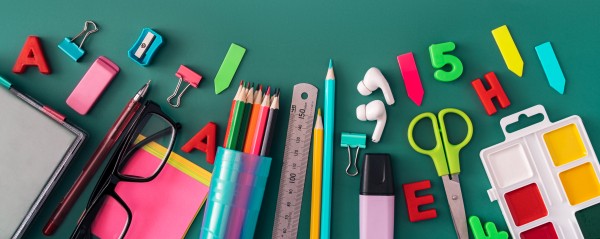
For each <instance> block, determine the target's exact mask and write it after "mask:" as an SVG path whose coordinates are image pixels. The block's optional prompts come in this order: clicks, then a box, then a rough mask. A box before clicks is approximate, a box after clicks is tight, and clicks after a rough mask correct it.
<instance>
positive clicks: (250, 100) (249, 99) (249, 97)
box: [235, 85, 254, 151]
mask: <svg viewBox="0 0 600 239" xmlns="http://www.w3.org/2000/svg"><path fill="white" fill-rule="evenodd" d="M248 89H249V90H248V93H247V94H246V105H245V106H244V115H243V116H242V124H241V125H240V135H239V136H238V142H237V144H236V148H235V150H238V151H243V150H244V141H245V139H246V134H247V133H248V123H249V121H250V113H251V112H252V105H253V104H254V87H253V86H252V85H249V88H248Z"/></svg>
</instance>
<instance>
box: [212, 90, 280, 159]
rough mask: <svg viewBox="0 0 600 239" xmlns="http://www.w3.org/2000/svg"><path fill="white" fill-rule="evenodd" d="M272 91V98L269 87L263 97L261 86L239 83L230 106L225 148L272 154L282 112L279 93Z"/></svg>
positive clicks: (256, 153)
mask: <svg viewBox="0 0 600 239" xmlns="http://www.w3.org/2000/svg"><path fill="white" fill-rule="evenodd" d="M273 92H274V93H273V94H272V95H271V87H267V90H266V91H265V93H264V94H263V87H262V85H258V86H257V87H256V88H255V87H254V85H253V84H251V83H246V84H244V82H243V81H242V82H241V83H240V86H239V87H238V91H237V93H236V94H235V97H234V98H233V101H232V103H231V110H230V111H229V122H228V123H227V131H226V132H225V142H224V143H223V147H225V148H228V149H233V150H238V151H243V152H244V153H249V154H254V155H260V156H268V155H269V149H270V148H271V141H272V138H273V132H274V127H275V122H276V121H277V112H278V111H279V90H278V89H277V90H274V91H273Z"/></svg>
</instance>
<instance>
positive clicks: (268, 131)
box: [260, 90, 279, 156]
mask: <svg viewBox="0 0 600 239" xmlns="http://www.w3.org/2000/svg"><path fill="white" fill-rule="evenodd" d="M277 112H279V90H277V93H276V94H274V95H273V99H272V100H271V107H270V109H269V117H268V119H267V124H266V127H265V136H264V137H263V141H262V146H261V149H260V155H261V156H268V155H269V154H270V153H271V152H270V151H271V142H272V141H273V134H274V132H275V123H276V122H277Z"/></svg>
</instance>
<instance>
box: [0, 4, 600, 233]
mask: <svg viewBox="0 0 600 239" xmlns="http://www.w3.org/2000/svg"><path fill="white" fill-rule="evenodd" d="M598 12H600V4H598V3H597V2H596V1H589V0H588V1H576V2H575V1H569V2H566V1H565V2H561V1H553V2H549V1H537V0H536V1H514V0H510V1H475V0H472V1H467V0H458V1H432V0H421V1H339V0H328V1H312V0H311V1H273V0H264V1H229V0H226V1H186V2H184V1H156V0H148V1H94V2H91V1H89V2H84V1H52V2H48V1H13V2H11V3H10V4H4V5H3V6H2V8H0V19H2V20H1V21H0V29H2V31H3V32H2V36H0V45H1V46H2V47H0V62H1V63H2V64H1V65H0V74H2V75H3V76H5V77H6V78H8V79H10V80H11V81H12V82H13V83H14V85H15V87H16V88H18V89H20V90H22V91H23V92H25V93H27V94H29V95H31V96H33V97H35V98H37V99H38V100H40V101H41V102H43V103H45V104H48V105H50V106H51V107H53V108H55V109H57V110H58V111H60V112H63V113H64V114H66V116H67V117H68V119H69V120H71V121H72V122H74V123H75V124H76V125H79V126H80V127H82V128H83V129H84V130H85V131H87V132H88V133H89V136H90V137H89V140H88V141H87V142H86V143H85V145H84V146H83V148H82V150H81V151H80V153H79V155H78V157H76V158H75V159H74V160H73V162H72V163H71V165H70V166H69V168H68V170H67V171H66V173H65V174H64V176H63V178H62V180H61V181H60V183H59V184H58V186H57V187H56V188H55V190H54V191H53V192H52V193H51V194H50V196H49V198H48V200H47V202H46V204H45V205H44V206H43V208H42V210H41V211H40V213H39V215H38V216H37V218H36V219H35V221H34V222H33V224H32V225H31V227H30V229H29V230H28V231H27V233H26V234H25V236H24V238H44V236H43V235H42V233H41V230H42V227H43V225H44V224H45V222H46V220H47V219H48V217H49V216H50V213H51V212H52V210H53V209H54V207H55V206H56V205H57V203H58V201H59V200H60V199H61V198H62V197H63V196H64V195H65V193H66V192H67V190H68V188H69V187H70V185H71V184H72V183H73V181H74V180H75V178H76V177H77V175H78V174H79V172H80V171H81V168H82V167H83V165H84V164H85V162H86V161H87V159H88V158H89V156H90V155H91V153H92V152H93V150H94V149H95V147H96V146H97V145H98V143H99V141H100V140H101V138H102V137H103V136H104V134H105V133H106V131H107V129H108V128H109V127H110V125H111V124H112V123H113V121H114V119H115V118H116V117H117V115H118V114H119V113H120V111H121V109H122V108H123V106H124V105H125V104H126V102H127V101H128V100H129V99H130V97H131V96H133V94H134V93H135V92H136V91H137V90H138V89H139V87H140V86H141V85H142V84H144V83H145V82H146V81H147V80H148V79H152V88H151V92H150V94H149V99H151V100H154V101H156V102H158V103H159V104H160V105H161V106H162V108H163V110H164V111H165V112H166V113H167V114H169V115H170V116H171V117H172V118H173V119H175V120H176V121H179V122H181V123H182V124H183V128H182V131H181V134H180V136H179V138H178V142H177V143H176V149H177V150H176V152H177V153H180V154H182V155H183V156H185V157H186V158H188V159H190V160H192V161H193V162H195V163H197V164H199V165H200V166H202V167H204V168H206V169H207V170H212V165H209V164H207V163H206V161H205V155H204V154H203V153H200V152H197V151H196V152H194V153H192V154H185V153H182V152H181V151H180V150H179V148H180V147H181V145H183V143H185V142H186V141H187V140H188V139H189V138H191V136H193V135H194V134H195V133H196V132H197V131H198V130H200V129H201V128H202V127H203V126H204V125H205V124H206V123H207V122H209V121H214V122H216V123H217V124H218V125H219V126H220V129H219V135H218V138H219V139H218V142H222V139H223V135H224V128H225V126H226V121H227V118H228V113H229V106H230V105H231V99H232V98H233V95H234V94H235V89H236V87H230V88H229V89H228V90H226V91H225V92H223V93H222V94H220V95H215V94H214V84H213V78H214V76H215V75H216V73H217V70H218V68H219V66H220V64H221V61H222V60H223V58H224V56H225V53H226V51H227V49H228V47H229V45H230V44H231V43H232V42H235V43H237V44H240V45H242V46H244V47H246V48H247V53H246V56H245V57H244V59H243V62H242V64H241V66H240V68H239V69H238V72H237V74H236V76H235V79H234V81H233V83H232V85H237V83H239V81H240V80H246V81H251V82H255V83H262V84H268V85H271V86H272V87H278V88H281V91H282V98H281V112H280V117H281V118H280V120H279V122H278V124H277V129H278V133H277V135H276V138H275V139H276V140H275V141H274V144H273V150H272V156H273V158H274V161H273V164H272V166H271V174H270V179H269V181H268V183H267V189H266V193H265V196H264V200H263V204H262V210H261V214H260V217H259V224H258V226H257V229H256V234H255V236H256V238H269V237H270V236H271V231H272V227H273V218H274V213H275V203H276V197H277V190H278V184H279V176H280V171H281V165H282V162H281V161H282V155H283V150H284V147H283V146H284V145H283V142H284V138H285V135H286V128H287V120H288V116H287V113H286V112H287V111H288V110H289V104H290V96H291V90H292V86H293V85H294V84H296V83H300V82H307V83H311V84H313V85H315V86H317V87H318V88H319V89H320V95H319V103H318V104H319V105H320V106H321V107H322V105H323V102H322V99H323V92H324V91H323V80H324V77H325V74H326V67H327V62H328V60H329V58H332V59H333V60H334V65H335V72H336V80H337V82H336V84H337V97H336V99H337V104H336V124H335V132H336V133H335V135H336V138H335V143H334V145H335V147H334V149H335V160H334V172H333V176H334V179H333V209H332V210H333V215H332V222H331V225H332V226H331V227H332V237H333V238H358V235H359V231H358V230H359V227H358V187H359V177H349V176H346V174H345V172H344V170H345V167H346V164H347V153H346V149H345V148H341V147H339V146H338V145H339V136H340V134H341V132H358V133H367V134H370V133H371V131H372V129H373V128H374V126H375V123H374V122H360V121H358V120H357V119H356V116H355V108H356V106H358V105H359V104H364V103H368V102H370V101H371V100H375V99H381V100H383V96H382V94H381V93H380V92H379V91H378V92H376V93H374V94H372V95H371V96H367V97H364V96H360V95H359V94H358V92H357V91H356V84H357V83H358V82H359V81H360V80H361V79H362V77H363V75H364V73H365V72H366V70H367V69H368V68H369V67H372V66H376V67H379V68H380V69H381V71H382V72H383V73H384V75H385V76H386V77H387V79H388V81H389V83H390V86H391V87H392V90H393V92H394V94H395V98H396V104H395V105H393V106H388V107H387V114H388V122H387V126H386V129H385V132H384V134H383V137H382V139H381V142H380V143H378V144H374V143H368V147H367V149H366V150H364V151H363V152H370V153H390V154H391V155H392V159H393V167H394V174H395V175H394V176H395V178H394V180H395V183H396V190H397V196H396V211H395V215H396V217H395V220H396V221H395V234H396V237H397V238H454V228H453V225H452V221H451V218H450V212H449V209H448V206H447V203H446V199H445V194H444V189H443V186H442V182H441V179H440V178H439V177H437V175H436V173H435V170H434V167H433V164H432V162H431V160H430V159H429V158H428V157H426V156H424V155H421V154H418V153H416V152H415V151H414V150H413V149H412V148H411V147H410V146H409V144H408V142H407V139H406V130H407V127H408V123H409V122H410V120H411V119H412V118H413V117H414V116H416V115H417V114H419V113H422V112H427V111H432V112H438V111H439V110H440V109H443V108H446V107H456V108H459V109H462V110H464V111H465V112H466V113H467V114H468V115H469V116H470V117H471V119H472V120H473V124H474V127H475V131H474V135H473V140H472V141H471V143H470V144H469V145H467V147H466V148H464V149H463V150H462V151H461V162H462V164H461V166H462V173H461V175H460V176H461V178H460V179H461V185H462V191H463V195H464V198H465V199H464V201H465V207H466V212H467V215H477V216H479V217H480V218H481V219H482V221H484V222H485V221H493V222H495V223H496V224H497V225H498V227H499V228H500V229H502V230H508V228H507V227H506V225H505V223H504V219H503V217H502V215H501V212H500V209H499V207H498V204H497V203H495V202H494V203H490V202H489V199H488V196H487V194H486V190H487V189H489V188H490V184H489V182H488V179H487V176H486V174H485V171H484V169H483V166H482V164H481V160H480V158H479V151H480V150H481V149H483V148H485V147H488V146H491V145H494V144H496V143H499V142H501V141H503V139H504V137H503V135H502V131H501V130H500V127H499V120H500V119H501V118H502V117H504V116H506V115H509V114H511V113H514V112H517V111H520V110H522V109H525V108H527V107H530V106H533V105H536V104H543V105H544V106H545V107H546V109H547V111H548V114H549V117H550V120H551V121H557V120H559V119H562V118H565V117H567V116H570V115H575V114H577V115H580V116H581V117H582V118H583V121H584V123H585V125H586V128H587V131H588V133H589V136H590V138H591V140H592V142H595V144H594V146H595V147H598V144H597V143H598V140H600V139H598V137H597V136H596V134H597V133H599V132H600V123H597V122H599V121H600V108H598V107H596V102H597V101H598V99H599V98H600V95H599V94H598V93H597V92H596V89H597V88H598V86H599V84H600V83H598V82H599V81H598V80H597V79H595V78H596V77H595V76H596V73H594V72H597V67H598V61H597V56H598V53H599V52H600V50H599V49H598V48H597V45H598V44H597V42H599V41H600V34H599V33H598V31H597V26H598V17H597V13H598ZM85 20H94V21H96V22H97V23H98V25H99V27H100V31H99V32H98V33H95V34H93V35H91V36H90V37H89V39H88V40H87V41H86V44H85V45H84V47H83V48H84V49H85V50H86V51H87V54H86V55H85V56H84V57H83V58H82V59H81V61H80V62H78V63H77V62H73V61H72V60H71V59H70V58H69V57H67V56H66V55H64V54H63V53H62V52H61V51H60V50H59V49H58V48H57V44H58V43H59V42H60V41H62V39H63V38H64V37H72V36H74V35H75V34H77V33H78V32H79V31H80V30H81V27H82V25H83V22H84V21H85ZM504 24H506V25H508V26H509V29H510V31H511V33H512V36H513V38H514V40H515V42H516V44H517V46H518V48H519V50H520V52H521V55H522V57H523V60H524V62H525V68H524V75H523V77H522V78H519V77H517V76H516V75H514V74H513V73H511V72H510V71H509V70H508V69H507V68H506V66H505V64H504V61H503V59H502V57H501V55H500V53H499V51H498V48H497V47H496V44H495V42H494V40H493V37H492V35H491V33H490V31H491V30H492V29H494V28H496V27H499V26H501V25H504ZM144 27H151V28H153V29H154V30H156V31H157V32H159V33H160V34H162V36H163V38H164V39H165V44H164V46H163V47H162V48H161V49H159V51H158V53H157V55H156V56H155V59H154V61H153V62H152V63H151V65H150V66H148V67H141V66H139V65H137V64H136V63H134V62H133V61H132V60H130V59H129V58H128V57H127V51H128V50H129V48H130V47H131V45H132V44H133V43H134V42H135V40H136V39H137V37H138V36H139V34H140V32H141V29H142V28H144ZM28 35H37V36H39V37H40V38H41V40H42V44H43V47H44V51H45V54H46V58H47V60H48V62H49V64H50V67H51V69H52V74H51V75H42V74H40V73H39V72H38V71H37V69H35V68H31V69H29V70H28V71H27V72H26V73H24V74H21V75H15V74H13V73H12V72H11V68H12V65H13V64H14V62H15V60H16V58H17V56H18V54H19V52H20V50H21V48H22V46H23V43H24V41H25V38H26V37H27V36H28ZM447 41H453V42H455V43H456V44H457V49H456V50H455V51H454V52H453V54H455V55H456V56H458V57H459V58H460V59H461V60H462V62H463V65H464V73H463V74H462V76H461V77H460V78H459V79H458V80H457V81H454V82H451V83H443V82H438V81H436V80H434V79H433V77H432V75H433V71H434V69H433V68H432V67H431V63H430V59H429V56H428V50H427V48H428V46H429V45H431V44H434V43H442V42H447ZM546 41H551V42H552V44H553V46H554V49H555V52H556V54H557V56H558V58H559V61H560V63H561V66H562V68H563V71H564V73H565V76H566V78H567V85H566V91H565V95H560V94H558V93H556V92H555V91H554V90H552V89H551V88H550V87H549V86H548V83H547V81H546V78H545V75H544V73H543V71H542V68H541V65H540V63H539V60H538V59H537V56H536V54H535V50H534V47H535V46H537V45H539V44H541V43H543V42H546ZM406 52H413V53H414V54H415V57H416V61H417V67H418V69H419V71H420V75H421V79H422V82H423V87H424V89H425V98H424V101H423V105H422V106H421V107H418V106H416V105H415V104H413V103H412V102H411V101H410V100H409V99H408V98H407V96H406V92H405V88H404V84H403V83H402V78H401V75H400V72H399V69H398V65H397V62H396V56H397V55H399V54H403V53H406ZM100 55H104V56H107V57H108V58H110V59H111V60H113V61H114V62H115V63H116V64H117V65H119V66H120V67H121V72H120V73H119V75H118V76H117V77H116V78H115V79H114V81H113V82H112V84H111V85H110V87H108V89H107V90H106V91H105V93H104V95H103V96H102V97H101V99H100V100H99V101H98V103H97V104H96V106H95V107H94V108H93V109H92V111H91V112H90V113H89V114H88V115H86V116H81V115H78V114H77V113H75V112H74V111H73V110H71V109H70V108H69V107H68V106H67V105H66V103H65V99H66V98H67V96H68V95H69V93H70V92H71V91H72V90H73V88H74V87H75V85H76V84H77V83H78V82H79V80H80V79H81V77H82V76H83V74H84V73H85V72H86V70H87V69H88V67H89V66H90V64H91V63H92V62H93V61H94V60H95V59H96V58H97V57H98V56H100ZM180 64H185V65H186V66H189V67H190V68H191V69H194V70H195V71H197V72H199V73H201V74H202V75H203V76H204V79H203V80H202V82H201V83H200V86H199V88H198V89H193V88H190V90H188V92H187V93H186V95H185V96H184V97H183V101H182V106H181V107H180V108H178V109H174V108H171V107H170V106H168V105H167V104H166V102H165V99H166V97H167V96H168V95H170V93H171V92H172V91H173V89H174V87H175V85H176V83H177V78H176V77H175V76H174V73H175V71H176V70H177V68H178V67H179V65H180ZM490 71H494V72H495V73H496V75H497V76H498V78H499V80H500V82H501V84H502V85H503V87H504V90H505V91H506V93H507V95H508V96H509V98H510V100H511V103H512V104H511V105H510V107H508V108H507V109H500V110H499V112H498V113H497V114H496V115H494V116H491V117H490V116H487V115H486V113H485V111H484V109H483V107H482V105H481V103H480V101H479V99H478V98H477V95H476V94H475V91H474V90H473V89H472V87H471V85H470V82H471V81H472V80H474V79H476V78H481V77H483V75H484V74H485V73H487V72H490ZM449 128H450V130H451V131H452V134H453V135H456V137H455V138H456V139H461V138H460V137H461V134H464V132H465V131H464V126H462V125H461V124H459V123H456V124H454V123H451V127H449ZM419 138H420V139H419V140H425V139H430V140H431V138H430V137H429V134H423V136H421V135H420V136H419ZM32 148H33V149H35V145H32ZM361 161H362V160H361ZM310 167H311V166H310V165H309V170H308V173H309V175H310V172H311V170H310ZM24 173H26V172H24ZM98 176H99V174H98V175H96V178H95V179H97V178H98ZM424 179H429V180H431V183H432V188H431V189H429V190H425V191H424V192H422V194H433V196H434V197H435V203H434V204H433V205H430V206H425V208H436V209H437V213H438V217H437V218H435V219H433V220H428V221H422V222H418V223H410V222H409V221H408V215H407V210H406V206H405V200H404V195H403V191H402V190H401V188H402V184H404V183H409V182H415V181H419V180H424ZM310 183H311V180H310V177H308V179H307V180H306V187H305V189H306V190H305V195H304V203H303V207H302V216H301V219H300V222H301V223H300V229H299V230H300V232H299V235H298V237H299V238H308V231H309V204H310V198H309V195H310V192H309V191H310V190H309V189H310V186H309V185H310ZM92 186H93V184H92V185H90V186H89V187H88V189H87V190H86V192H85V194H84V195H83V197H82V198H81V199H80V200H79V201H78V202H77V204H76V205H75V207H74V209H73V210H72V211H71V213H70V214H69V215H68V217H67V218H66V221H65V223H63V225H62V226H61V227H60V229H59V230H58V232H57V233H56V234H55V235H54V236H52V238H67V237H68V236H69V235H70V233H71V231H72V230H73V228H74V227H75V223H76V221H77V218H78V217H79V215H80V214H81V212H82V211H83V209H84V205H85V203H86V202H87V200H88V196H89V194H90V192H91V189H92ZM202 214H203V211H202V212H201V214H200V215H202ZM201 223H202V222H201V217H199V218H197V219H196V220H195V221H194V223H193V225H192V226H191V229H190V230H189V233H188V236H187V237H186V238H197V237H198V236H199V228H200V226H201Z"/></svg>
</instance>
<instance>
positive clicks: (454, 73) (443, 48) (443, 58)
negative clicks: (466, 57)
mask: <svg viewBox="0 0 600 239" xmlns="http://www.w3.org/2000/svg"><path fill="white" fill-rule="evenodd" d="M455 48H456V45H455V44H454V42H444V43H440V44H433V45H431V46H429V55H430V57H431V65H432V66H433V67H434V68H435V69H439V70H436V71H435V72H434V73H433V77H434V78H435V79H436V80H439V81H443V82H450V81H454V80H456V79H458V77H460V75H461V74H462V72H463V64H462V62H461V61H460V59H458V57H456V56H453V55H450V54H446V53H447V52H451V51H454V49H455ZM448 64H449V65H450V66H451V67H452V69H451V70H450V71H444V70H442V69H440V68H442V67H444V66H445V65H448Z"/></svg>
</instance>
